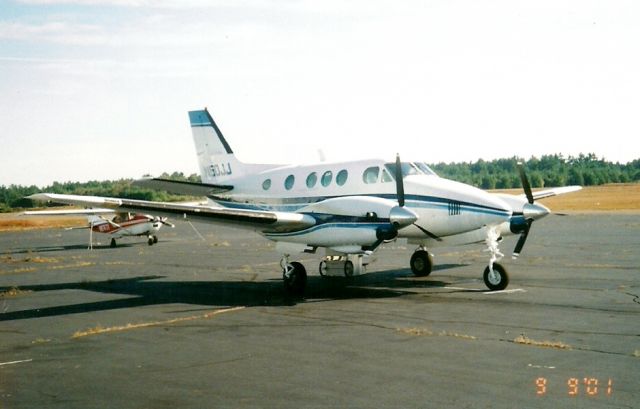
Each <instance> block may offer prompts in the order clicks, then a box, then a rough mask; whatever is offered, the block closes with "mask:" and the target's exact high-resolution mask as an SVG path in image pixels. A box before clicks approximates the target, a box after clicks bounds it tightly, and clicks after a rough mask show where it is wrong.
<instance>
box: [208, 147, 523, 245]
mask: <svg viewBox="0 0 640 409" xmlns="http://www.w3.org/2000/svg"><path fill="white" fill-rule="evenodd" d="M394 166H395V164H394V163H389V162H385V161H383V160H377V159H373V160H362V161H353V162H342V163H319V164H315V165H304V166H295V165H292V166H279V167H272V168H270V169H267V170H263V171H262V172H260V173H258V174H251V175H250V176H247V177H239V178H233V176H232V175H233V166H232V165H231V164H226V165H220V166H219V169H223V168H224V169H225V173H226V175H225V176H226V177H227V182H226V183H231V184H233V186H234V188H233V190H232V191H230V192H227V193H223V194H218V195H216V196H213V197H211V199H212V200H214V201H215V202H216V203H217V204H218V205H221V206H224V207H227V208H236V209H249V210H264V211H279V212H298V213H303V214H310V215H312V216H314V217H315V218H316V219H318V220H321V223H318V224H316V225H314V226H313V227H311V228H309V229H306V230H302V231H299V232H293V233H292V232H288V233H282V234H280V233H269V232H266V233H264V235H265V236H266V237H268V238H271V239H273V240H277V241H290V242H299V243H303V242H306V243H311V244H313V243H314V241H318V242H322V243H323V244H324V245H325V246H326V245H327V237H326V235H324V234H322V232H323V231H329V230H330V231H331V234H332V235H333V236H335V237H336V240H335V241H333V242H332V241H331V240H329V242H330V243H329V244H331V245H333V246H338V247H339V246H346V245H347V243H349V242H362V240H363V239H364V240H365V241H366V239H365V238H364V237H363V235H365V236H366V235H367V234H368V235H369V236H371V237H370V240H373V241H375V237H374V233H375V229H376V223H379V224H380V225H383V224H384V225H387V224H388V218H386V214H387V213H388V211H389V209H390V208H392V207H394V206H397V199H396V197H397V193H396V184H395V180H394V170H395V168H394ZM402 169H403V174H404V175H405V176H404V188H405V197H406V204H405V206H406V208H408V209H410V210H411V211H413V212H414V213H415V214H416V215H417V216H418V220H419V221H418V222H417V223H416V224H411V225H408V226H406V227H404V228H402V229H401V230H400V231H399V232H398V237H404V238H408V239H410V240H412V241H415V242H418V243H419V242H422V241H425V243H426V242H427V241H429V242H430V243H431V242H433V241H439V240H434V237H438V238H446V237H448V236H454V235H458V234H462V233H466V232H470V231H475V230H478V229H480V228H482V227H483V226H486V225H496V224H500V223H504V222H508V220H509V218H510V217H511V214H512V211H511V207H510V206H509V205H508V204H506V203H505V202H504V201H503V200H501V199H500V198H498V197H496V196H495V195H492V194H490V193H487V192H485V191H483V190H480V189H477V188H475V187H472V186H469V185H466V184H463V183H459V182H455V181H452V180H448V179H444V178H441V177H438V176H437V175H436V174H435V173H433V172H432V171H431V170H430V169H429V168H428V166H426V165H425V164H424V163H421V162H403V163H402ZM229 177H231V178H229ZM350 198H357V200H349V199H350ZM341 208H343V209H341ZM376 210H378V211H376ZM371 213H375V217H373V215H371ZM322 214H326V215H331V216H326V217H324V218H323V217H321V216H320V215H322ZM341 214H343V215H344V216H345V217H339V216H340V215H341ZM367 214H369V216H367ZM347 215H348V216H349V217H347ZM354 215H359V217H360V218H361V219H359V220H355V219H357V218H358V216H354ZM367 217H369V221H370V223H371V225H369V226H365V225H364V224H363V221H366V218H367ZM336 229H338V230H336ZM425 230H427V231H428V232H429V233H431V235H427V234H425ZM347 252H349V251H347Z"/></svg>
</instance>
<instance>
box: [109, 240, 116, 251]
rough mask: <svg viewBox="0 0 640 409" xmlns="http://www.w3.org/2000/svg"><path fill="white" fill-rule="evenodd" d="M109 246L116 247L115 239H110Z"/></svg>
mask: <svg viewBox="0 0 640 409" xmlns="http://www.w3.org/2000/svg"><path fill="white" fill-rule="evenodd" d="M109 247H111V248H112V249H113V248H115V247H116V239H111V243H110V244H109Z"/></svg>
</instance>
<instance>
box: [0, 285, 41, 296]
mask: <svg viewBox="0 0 640 409" xmlns="http://www.w3.org/2000/svg"><path fill="white" fill-rule="evenodd" d="M31 292H33V291H31V290H21V289H20V288H18V287H11V288H10V289H8V290H6V291H1V292H0V298H11V297H19V296H21V295H25V294H29V293H31Z"/></svg>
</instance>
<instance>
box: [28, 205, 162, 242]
mask: <svg viewBox="0 0 640 409" xmlns="http://www.w3.org/2000/svg"><path fill="white" fill-rule="evenodd" d="M114 213H115V212H114V211H113V210H111V209H79V210H42V211H29V212H24V214H25V215H26V216H33V215H38V216H70V215H85V216H87V219H88V221H89V225H88V226H82V227H70V228H67V229H66V230H75V229H89V232H90V233H89V249H92V248H93V233H94V232H95V233H103V234H108V235H109V236H110V237H111V242H110V246H111V247H116V239H121V238H123V237H131V236H147V243H149V245H150V246H151V245H153V244H155V243H157V242H158V236H157V235H156V233H157V232H158V230H160V228H161V227H162V226H163V225H167V226H170V227H175V226H174V225H173V224H172V223H169V222H168V221H167V218H166V217H154V216H150V215H147V214H140V213H115V216H112V217H105V215H107V214H108V215H113V214H114Z"/></svg>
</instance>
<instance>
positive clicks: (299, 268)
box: [282, 261, 307, 297]
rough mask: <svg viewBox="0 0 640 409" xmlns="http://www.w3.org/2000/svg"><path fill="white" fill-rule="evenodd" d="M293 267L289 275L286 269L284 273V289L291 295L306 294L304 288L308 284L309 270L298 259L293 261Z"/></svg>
mask: <svg viewBox="0 0 640 409" xmlns="http://www.w3.org/2000/svg"><path fill="white" fill-rule="evenodd" d="M291 267H293V270H292V271H291V273H290V274H289V276H288V277H287V275H286V274H285V272H284V271H283V273H282V278H283V282H284V291H285V292H286V293H287V294H289V295H293V296H297V297H299V296H302V295H304V290H305V287H306V286H307V270H305V268H304V266H303V265H302V264H300V263H298V262H297V261H294V262H292V263H291Z"/></svg>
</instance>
